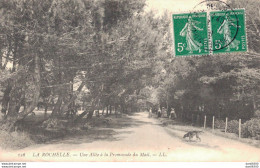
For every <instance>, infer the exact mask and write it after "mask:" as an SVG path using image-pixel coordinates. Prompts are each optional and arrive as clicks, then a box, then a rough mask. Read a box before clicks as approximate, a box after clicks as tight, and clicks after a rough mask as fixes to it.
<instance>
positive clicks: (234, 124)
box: [227, 120, 239, 134]
mask: <svg viewBox="0 0 260 168" xmlns="http://www.w3.org/2000/svg"><path fill="white" fill-rule="evenodd" d="M238 127H239V123H238V121H237V120H231V121H229V122H228V125H227V132H230V133H236V134H238Z"/></svg>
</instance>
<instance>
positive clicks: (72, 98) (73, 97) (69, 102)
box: [62, 81, 86, 109]
mask: <svg viewBox="0 0 260 168" xmlns="http://www.w3.org/2000/svg"><path fill="white" fill-rule="evenodd" d="M85 84H86V83H85V82H84V81H83V82H82V83H81V84H80V86H79V87H78V89H77V91H76V94H73V96H71V98H70V100H69V101H68V102H66V104H65V105H64V106H63V107H62V109H68V107H69V106H70V105H72V104H73V103H74V102H75V100H76V99H77V97H78V94H79V93H80V92H81V91H82V89H83V87H84V86H85Z"/></svg>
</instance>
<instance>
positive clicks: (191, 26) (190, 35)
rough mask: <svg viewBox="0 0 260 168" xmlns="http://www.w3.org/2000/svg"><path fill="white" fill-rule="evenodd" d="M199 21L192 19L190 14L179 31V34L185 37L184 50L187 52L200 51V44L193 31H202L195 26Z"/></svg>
mask: <svg viewBox="0 0 260 168" xmlns="http://www.w3.org/2000/svg"><path fill="white" fill-rule="evenodd" d="M199 23H200V22H199V21H196V20H193V19H192V18H191V16H189V17H188V22H187V23H186V24H185V26H184V28H183V29H182V30H181V32H180V36H182V37H186V43H187V47H186V50H187V51H189V53H193V52H194V51H199V52H201V47H202V44H201V43H199V42H198V41H196V40H195V38H194V31H202V30H203V29H202V28H199V27H197V26H196V25H197V24H199Z"/></svg>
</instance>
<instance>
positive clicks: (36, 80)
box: [18, 53, 41, 119]
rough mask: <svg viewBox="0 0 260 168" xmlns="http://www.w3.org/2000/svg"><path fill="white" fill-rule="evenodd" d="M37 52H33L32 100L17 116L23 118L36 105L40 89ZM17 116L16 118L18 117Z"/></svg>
mask: <svg viewBox="0 0 260 168" xmlns="http://www.w3.org/2000/svg"><path fill="white" fill-rule="evenodd" d="M39 59H40V58H39V55H38V53H35V55H34V86H35V90H34V94H33V96H32V102H31V103H30V104H29V106H27V107H26V109H25V110H24V111H23V112H22V113H21V114H20V113H19V114H20V115H19V118H24V117H25V116H26V115H28V114H29V113H31V112H33V110H34V109H35V107H36V106H37V104H38V102H39V98H40V91H41V83H40V82H41V75H40V60H39ZM19 118H18V119H19Z"/></svg>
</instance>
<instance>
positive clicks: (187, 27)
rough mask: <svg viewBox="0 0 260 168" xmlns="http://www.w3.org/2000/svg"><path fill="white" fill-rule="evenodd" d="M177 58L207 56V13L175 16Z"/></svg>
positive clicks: (173, 16) (174, 30) (174, 29)
mask: <svg viewBox="0 0 260 168" xmlns="http://www.w3.org/2000/svg"><path fill="white" fill-rule="evenodd" d="M172 19H173V32H174V45H175V56H191V55H207V54H209V50H208V29H207V13H206V12H200V13H185V14H173V15H172Z"/></svg>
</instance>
